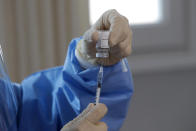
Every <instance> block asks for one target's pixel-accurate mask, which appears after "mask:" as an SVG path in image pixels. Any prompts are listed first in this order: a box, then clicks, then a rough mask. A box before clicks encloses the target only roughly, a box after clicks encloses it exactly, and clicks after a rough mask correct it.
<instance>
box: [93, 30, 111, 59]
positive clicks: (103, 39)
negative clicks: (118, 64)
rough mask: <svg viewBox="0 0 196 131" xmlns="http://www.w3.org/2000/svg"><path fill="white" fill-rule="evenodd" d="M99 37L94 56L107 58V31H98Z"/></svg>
mask: <svg viewBox="0 0 196 131" xmlns="http://www.w3.org/2000/svg"><path fill="white" fill-rule="evenodd" d="M98 33H99V39H98V42H97V44H96V50H97V52H96V57H97V58H107V57H109V49H110V47H109V43H108V39H109V31H99V32H98Z"/></svg>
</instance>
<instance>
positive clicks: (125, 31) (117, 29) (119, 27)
mask: <svg viewBox="0 0 196 131" xmlns="http://www.w3.org/2000/svg"><path fill="white" fill-rule="evenodd" d="M129 30H130V28H129V24H128V22H127V21H126V20H125V19H124V18H123V17H122V16H119V17H116V18H115V19H114V22H113V23H112V24H111V27H110V32H111V33H110V38H109V43H110V47H113V46H115V45H116V44H118V43H120V42H122V41H124V40H125V39H126V38H127V36H128V35H129V33H130V31H129Z"/></svg>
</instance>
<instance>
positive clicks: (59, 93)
mask: <svg viewBox="0 0 196 131" xmlns="http://www.w3.org/2000/svg"><path fill="white" fill-rule="evenodd" d="M80 39H81V38H76V39H74V40H72V42H71V43H70V45H69V49H68V53H67V58H66V61H65V64H64V66H60V67H56V68H52V69H48V70H44V71H41V72H37V73H34V74H32V75H31V76H29V77H27V78H26V79H24V80H23V81H22V83H21V84H20V85H16V84H14V88H15V90H16V92H15V93H16V96H17V101H18V103H19V105H18V109H17V110H18V113H17V116H16V124H17V128H18V131H56V130H60V129H61V128H62V127H63V126H64V125H65V124H66V123H67V122H69V121H71V120H73V118H75V117H76V116H77V115H78V114H79V113H80V112H82V111H83V109H84V108H86V106H87V105H88V104H89V103H92V102H94V100H95V94H96V88H97V73H98V70H99V68H98V67H93V68H89V69H83V68H81V67H80V65H79V63H78V61H77V59H76V57H75V48H76V45H77V43H78V41H79V40H80ZM126 64H127V66H128V63H127V61H126ZM3 89H4V88H2V87H0V91H1V90H3ZM132 93H133V84H132V76H131V73H130V70H129V71H128V72H122V65H121V63H117V64H115V65H113V66H110V67H104V78H103V86H102V92H101V97H100V102H101V103H105V104H106V105H107V107H108V113H107V115H106V116H105V117H104V118H103V121H104V122H106V123H107V124H108V127H109V131H118V130H119V129H120V127H121V125H122V123H123V121H124V119H125V117H126V113H127V109H128V105H129V100H130V98H131V96H132ZM0 110H1V109H0ZM13 119H14V118H13Z"/></svg>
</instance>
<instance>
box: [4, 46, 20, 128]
mask: <svg viewBox="0 0 196 131" xmlns="http://www.w3.org/2000/svg"><path fill="white" fill-rule="evenodd" d="M15 94H16V92H15V91H14V88H13V86H12V83H11V81H10V78H9V76H8V74H7V69H6V66H5V63H4V59H3V52H2V49H1V45H0V130H2V131H7V130H9V129H10V127H12V129H13V130H14V128H15V129H16V115H17V112H18V111H17V109H18V103H17V99H16V96H15Z"/></svg>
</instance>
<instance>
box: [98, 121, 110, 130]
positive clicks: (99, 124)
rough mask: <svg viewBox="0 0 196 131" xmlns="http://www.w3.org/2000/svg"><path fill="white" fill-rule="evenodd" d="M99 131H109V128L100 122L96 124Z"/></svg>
mask: <svg viewBox="0 0 196 131" xmlns="http://www.w3.org/2000/svg"><path fill="white" fill-rule="evenodd" d="M96 127H97V129H99V131H107V130H108V126H107V124H106V123H105V122H98V123H97V124H96Z"/></svg>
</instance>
